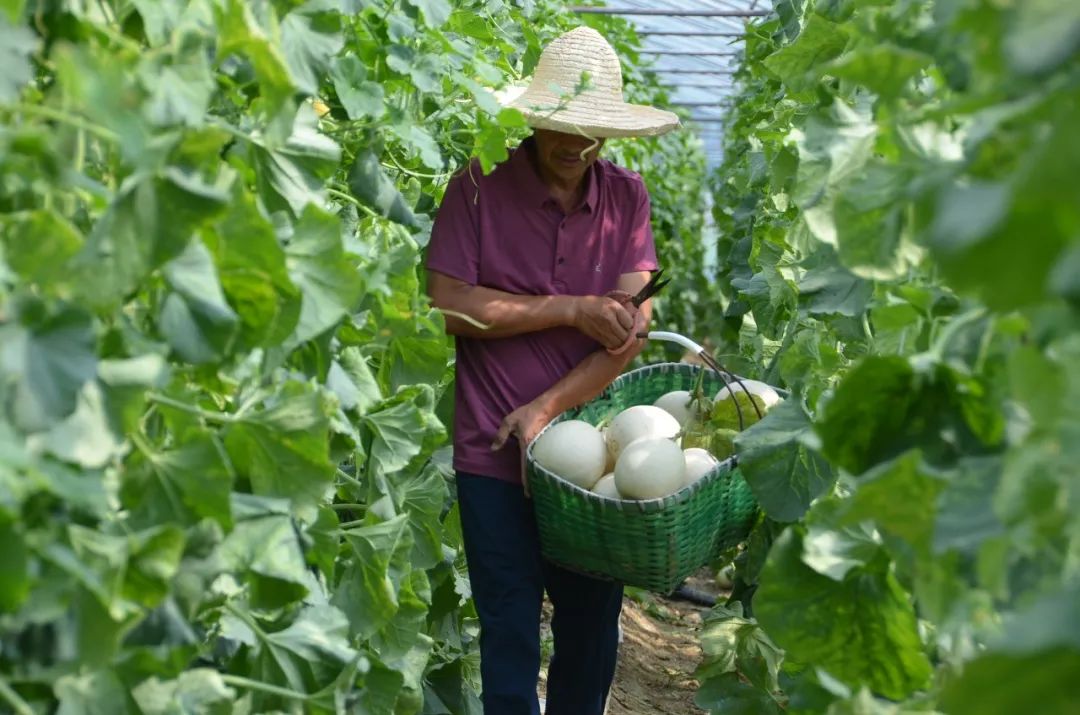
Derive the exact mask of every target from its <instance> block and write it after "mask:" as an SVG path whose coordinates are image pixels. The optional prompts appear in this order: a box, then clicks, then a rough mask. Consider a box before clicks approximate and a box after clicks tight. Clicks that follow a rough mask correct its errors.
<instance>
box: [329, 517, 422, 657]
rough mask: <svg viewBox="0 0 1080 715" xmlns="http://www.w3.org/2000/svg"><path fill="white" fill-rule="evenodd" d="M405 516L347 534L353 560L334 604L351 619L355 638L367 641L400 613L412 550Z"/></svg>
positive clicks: (340, 585)
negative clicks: (400, 591)
mask: <svg viewBox="0 0 1080 715" xmlns="http://www.w3.org/2000/svg"><path fill="white" fill-rule="evenodd" d="M408 522H409V518H408V516H407V515H405V514H399V515H398V516H396V517H394V518H393V519H390V520H389V521H385V522H382V523H372V524H370V525H364V526H361V527H357V528H354V529H350V530H348V531H347V532H345V541H346V543H348V545H349V547H350V548H351V549H352V551H353V556H354V558H353V559H351V560H350V561H349V563H348V565H347V566H346V568H345V573H344V575H343V576H342V580H341V583H340V584H339V585H338V588H337V591H336V592H335V595H334V599H333V601H332V602H333V603H334V604H335V605H336V606H338V607H339V608H341V609H342V610H343V611H344V612H345V613H346V614H347V615H348V616H349V622H350V624H351V629H352V633H353V635H354V636H356V637H359V638H360V639H362V640H367V639H368V638H370V637H372V636H373V635H375V633H377V632H378V631H379V630H380V629H382V628H383V627H384V626H385V625H386V624H387V623H389V622H390V619H391V618H393V616H394V614H395V613H397V609H398V606H399V603H398V588H399V586H400V584H401V580H402V579H403V578H404V577H405V575H406V574H407V573H408V571H409V570H410V566H409V554H410V552H411V549H412V543H411V537H410V533H409V526H408Z"/></svg>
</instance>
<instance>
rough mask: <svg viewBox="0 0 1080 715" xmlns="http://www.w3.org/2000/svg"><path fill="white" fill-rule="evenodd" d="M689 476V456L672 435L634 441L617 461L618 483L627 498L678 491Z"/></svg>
mask: <svg viewBox="0 0 1080 715" xmlns="http://www.w3.org/2000/svg"><path fill="white" fill-rule="evenodd" d="M685 478H686V459H685V457H683V452H682V450H681V449H679V445H677V444H675V442H673V441H672V440H670V439H664V438H659V439H657V438H649V437H646V438H643V439H639V440H636V441H634V442H632V443H631V444H630V445H629V446H628V447H627V448H626V449H624V450H623V452H622V454H620V455H619V459H618V461H617V462H615V487H616V488H617V489H618V490H619V494H621V495H622V496H623V498H624V499H657V498H659V497H666V496H667V495H669V494H674V493H675V492H677V491H678V490H679V489H681V488H682V486H683V483H684V480H685Z"/></svg>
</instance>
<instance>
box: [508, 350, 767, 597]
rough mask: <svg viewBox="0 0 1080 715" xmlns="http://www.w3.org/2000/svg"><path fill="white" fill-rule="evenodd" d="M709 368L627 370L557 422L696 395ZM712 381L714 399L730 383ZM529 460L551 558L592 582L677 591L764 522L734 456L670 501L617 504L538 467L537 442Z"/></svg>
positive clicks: (597, 418)
mask: <svg viewBox="0 0 1080 715" xmlns="http://www.w3.org/2000/svg"><path fill="white" fill-rule="evenodd" d="M701 369H702V368H700V367H697V366H694V365H687V364H685V363H662V364H659V365H650V366H648V367H643V368H640V369H638V370H634V371H632V372H628V373H626V374H624V375H622V376H620V377H619V378H618V379H616V380H615V381H614V382H613V383H611V385H610V386H608V388H607V389H606V390H605V391H604V392H603V393H601V394H600V395H599V396H598V397H597V398H596V399H594V400H593V401H591V402H589V403H588V404H586V405H583V406H582V407H579V408H577V409H575V410H570V411H568V412H566V413H564V414H562V415H560V416H559V417H558V418H557V419H555V420H554V421H553V422H552V423H551V425H554V424H557V423H559V422H562V421H563V420H569V419H580V420H584V421H586V422H589V423H591V424H598V423H599V422H601V421H602V420H607V419H609V418H610V417H613V416H614V415H616V414H618V413H619V412H621V411H622V410H624V409H626V408H627V407H631V406H633V405H642V404H647V405H651V404H652V403H653V402H654V401H655V400H656V399H657V398H658V397H660V396H661V395H663V394H664V393H666V392H671V391H672V390H690V389H692V388H693V386H694V384H695V383H696V382H697V379H698V373H699V371H700V370H701ZM704 384H705V390H706V393H707V394H710V395H711V394H715V393H716V392H717V391H718V390H719V389H720V388H721V387H723V384H724V383H723V382H722V381H721V379H720V378H719V377H718V376H717V375H716V374H715V373H713V372H712V371H711V370H710V371H707V372H706V374H705V376H704ZM551 425H549V426H548V427H549V428H550V427H551ZM541 434H543V433H541ZM533 444H535V442H534V443H533ZM526 456H527V469H528V475H529V487H530V489H531V491H532V497H533V504H534V508H535V510H536V521H537V525H538V526H539V529H540V545H541V550H542V551H543V554H544V556H545V557H546V558H547V559H548V560H550V561H552V562H554V563H557V564H559V565H560V566H563V567H565V568H568V569H571V570H574V571H578V572H581V573H585V574H589V575H590V576H596V577H599V578H604V579H608V580H614V581H621V582H623V583H625V584H628V585H631V586H639V587H641V588H644V589H648V590H650V591H655V592H657V593H664V594H666V593H670V592H671V591H673V590H674V589H675V588H676V587H677V586H678V585H679V584H680V583H682V581H683V580H684V579H685V578H686V577H687V576H689V575H690V574H691V573H693V572H694V571H696V570H697V569H699V568H701V567H702V566H703V565H705V564H706V563H708V562H709V560H710V559H712V558H713V557H714V556H716V555H717V554H718V553H719V552H720V551H722V550H724V549H728V548H731V547H732V546H735V545H737V544H739V543H740V542H741V541H743V540H744V539H745V538H746V536H747V534H749V532H750V529H751V527H752V526H753V524H754V522H755V520H756V519H757V514H758V507H757V503H756V502H755V500H754V497H753V495H752V494H751V492H750V488H749V487H748V486H747V485H746V481H745V480H744V479H743V478H742V475H741V474H740V473H739V471H738V469H737V468H736V467H735V460H734V459H729V460H727V461H725V462H722V463H721V464H720V465H719V466H718V467H716V468H715V469H714V470H713V471H711V472H709V473H708V474H706V475H705V476H704V477H702V478H701V479H700V480H698V481H697V482H695V483H694V484H691V485H690V486H688V487H686V488H684V489H682V490H681V491H678V492H676V493H675V494H672V495H670V496H667V497H664V498H662V499H649V500H644V501H617V500H613V499H605V498H604V497H600V496H597V495H596V494H593V493H592V492H590V491H587V490H585V489H582V488H580V487H578V486H576V485H574V484H571V483H570V482H568V481H566V480H564V479H562V478H561V477H559V476H557V475H556V474H554V473H552V472H550V471H548V470H547V469H545V468H544V467H542V466H540V465H539V464H537V463H536V462H535V461H534V460H533V458H532V448H531V446H530V448H529V450H528V451H527V452H526Z"/></svg>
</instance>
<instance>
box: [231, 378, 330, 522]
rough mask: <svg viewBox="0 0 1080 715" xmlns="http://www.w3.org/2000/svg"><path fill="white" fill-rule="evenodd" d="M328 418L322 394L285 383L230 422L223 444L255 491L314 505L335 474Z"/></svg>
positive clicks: (327, 410) (325, 402)
mask: <svg viewBox="0 0 1080 715" xmlns="http://www.w3.org/2000/svg"><path fill="white" fill-rule="evenodd" d="M329 417H330V405H329V404H328V401H327V399H326V397H325V395H323V394H321V393H320V392H318V391H314V390H310V389H307V388H304V387H302V386H301V385H297V384H295V383H292V384H289V385H287V386H286V388H285V389H283V390H282V392H281V393H280V394H279V395H278V396H276V398H275V399H274V400H273V401H272V402H271V403H270V404H269V405H267V406H266V407H264V408H261V409H252V410H251V411H249V412H246V413H244V414H242V415H240V416H238V417H237V418H236V420H235V421H233V422H231V423H230V424H229V426H228V429H227V430H226V432H225V447H226V448H227V449H228V452H229V457H230V459H231V460H232V463H233V466H234V467H235V469H236V472H237V475H238V476H239V477H241V478H243V479H246V480H248V481H250V483H251V488H252V491H253V492H254V493H256V494H260V495H264V496H271V497H286V498H288V499H290V500H292V502H293V503H294V504H295V505H296V507H298V508H300V507H307V508H312V507H314V506H315V505H316V504H317V503H318V502H319V501H320V500H321V499H322V498H323V496H324V494H325V492H326V491H327V488H328V487H329V486H330V485H331V484H332V482H333V479H334V465H333V464H332V463H331V462H330V455H329V439H328V436H327V432H328V426H329Z"/></svg>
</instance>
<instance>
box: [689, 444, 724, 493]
mask: <svg viewBox="0 0 1080 715" xmlns="http://www.w3.org/2000/svg"><path fill="white" fill-rule="evenodd" d="M683 457H684V459H685V460H686V474H685V475H684V476H683V486H690V485H691V484H693V483H694V482H696V481H697V480H699V479H701V478H702V477H704V476H705V475H706V474H708V473H709V472H711V471H712V470H713V468H714V467H715V466H716V465H717V464H720V461H719V460H718V459H717V458H716V457H714V456H712V454H710V453H709V450H707V449H702V448H701V447H691V448H690V449H684V450H683Z"/></svg>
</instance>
